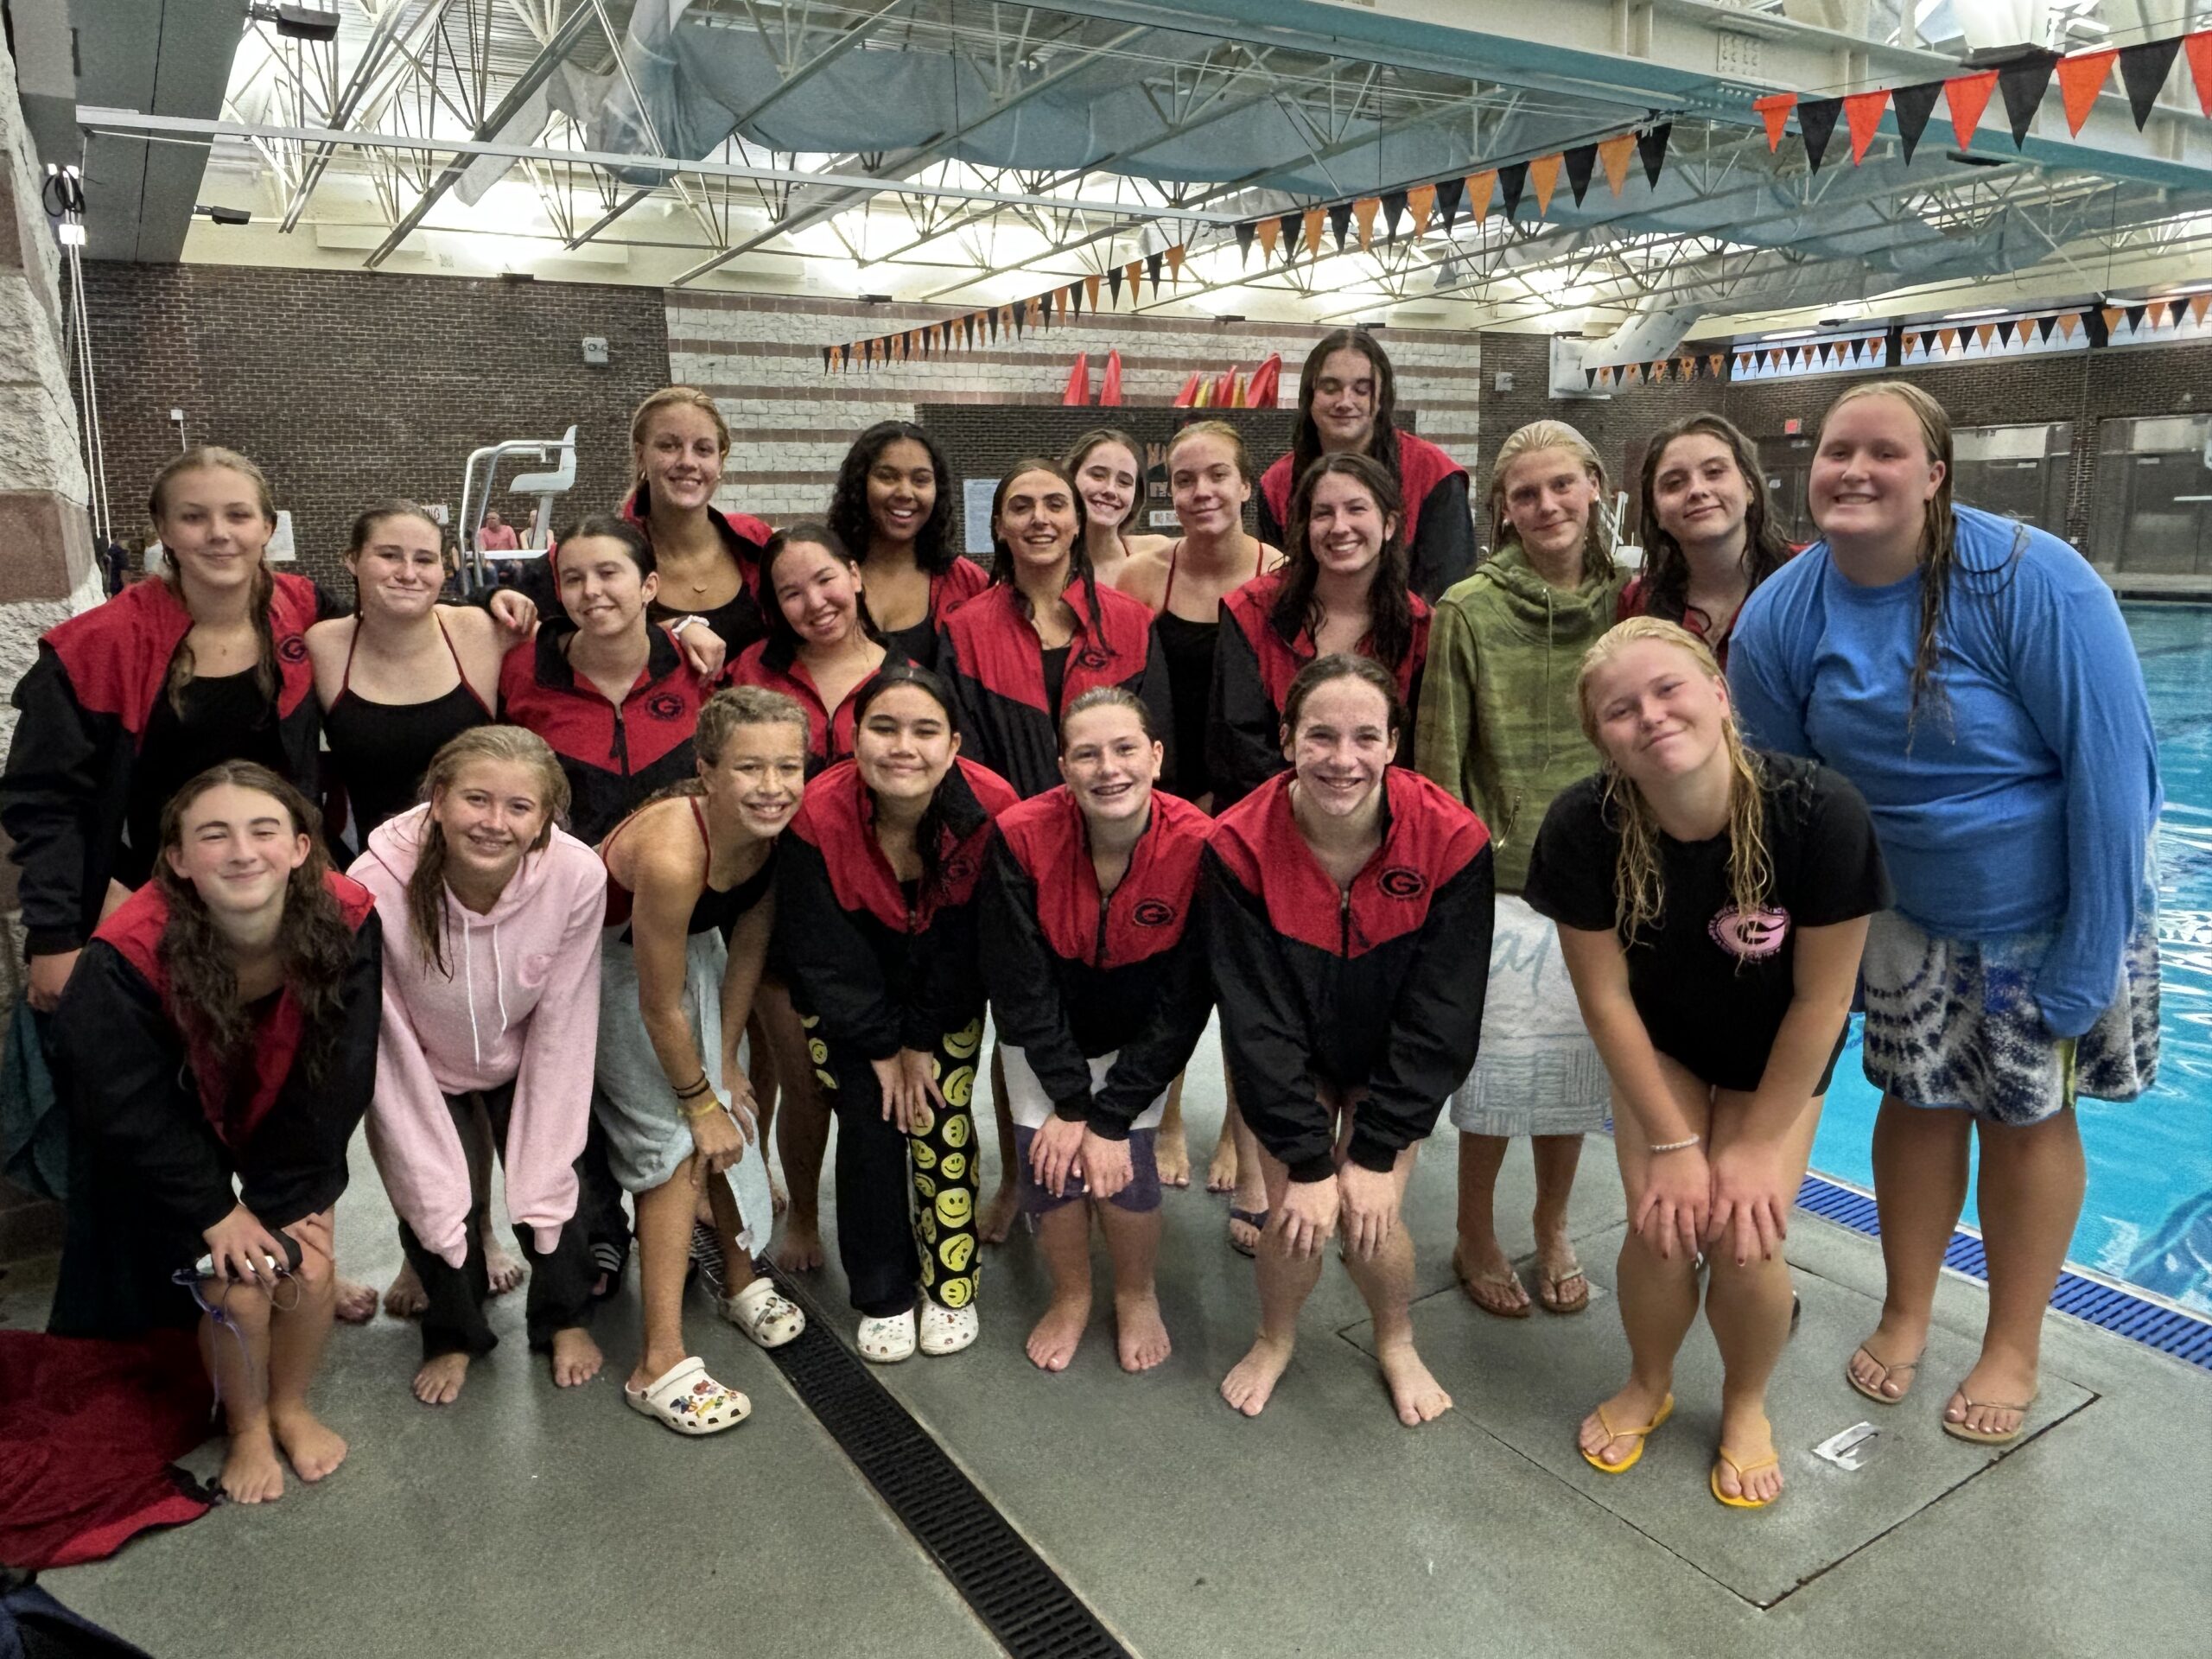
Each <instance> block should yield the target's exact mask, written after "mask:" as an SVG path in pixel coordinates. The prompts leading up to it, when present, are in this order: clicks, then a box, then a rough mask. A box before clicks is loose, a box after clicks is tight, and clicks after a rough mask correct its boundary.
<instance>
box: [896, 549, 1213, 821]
mask: <svg viewBox="0 0 2212 1659" xmlns="http://www.w3.org/2000/svg"><path fill="white" fill-rule="evenodd" d="M1096 593H1097V595H1098V620H1099V625H1100V626H1099V631H1098V632H1096V634H1094V633H1093V632H1091V628H1090V611H1089V608H1088V607H1086V605H1085V604H1084V594H1083V592H1082V589H1081V588H1080V587H1079V586H1078V587H1074V588H1070V589H1069V590H1068V593H1067V603H1068V608H1069V609H1070V610H1071V611H1073V612H1074V613H1075V632H1074V634H1073V636H1072V637H1071V639H1069V641H1068V665H1067V676H1066V678H1065V681H1064V682H1063V683H1062V685H1061V689H1060V707H1061V708H1063V709H1065V708H1066V707H1067V706H1068V704H1070V703H1071V702H1074V701H1075V700H1076V699H1077V697H1079V696H1082V695H1083V694H1084V692H1086V691H1088V690H1091V689H1092V688H1093V687H1094V686H1101V685H1118V686H1122V687H1125V688H1126V689H1128V690H1130V691H1132V692H1134V693H1135V695H1136V696H1138V697H1139V698H1140V699H1141V700H1142V701H1143V702H1144V705H1145V707H1146V709H1147V711H1148V712H1149V713H1150V715H1151V716H1152V729H1153V731H1154V733H1156V734H1158V735H1159V737H1160V741H1161V742H1163V743H1166V744H1168V745H1169V747H1170V748H1171V749H1172V748H1173V736H1172V734H1173V732H1174V729H1175V721H1174V711H1173V708H1172V706H1171V704H1170V702H1169V695H1168V690H1167V664H1166V660H1165V659H1164V658H1161V657H1160V655H1159V653H1158V652H1157V651H1156V650H1155V649H1154V643H1153V632H1152V612H1151V611H1150V610H1148V609H1147V607H1145V606H1144V605H1143V604H1142V603H1141V602H1140V601H1136V600H1134V599H1131V598H1130V597H1129V596H1128V594H1124V593H1121V592H1118V591H1117V590H1116V589H1114V588H1097V589H1096ZM1019 599H1020V595H1019V594H1017V593H1016V592H1015V591H1014V585H1013V584H1012V583H1011V582H1000V583H997V584H995V586H993V587H990V588H986V589H985V590H984V591H983V592H982V593H981V594H977V595H976V597H975V598H973V599H971V600H969V601H968V602H967V603H966V604H964V605H963V606H961V607H960V608H959V609H958V610H957V611H955V612H954V613H952V614H951V615H950V617H948V618H946V619H945V623H944V630H943V632H942V633H941V635H940V636H939V638H940V641H941V643H940V644H939V645H938V653H937V671H938V673H940V674H942V675H944V677H945V678H946V680H947V681H949V682H950V684H951V686H952V698H953V701H954V702H956V703H957V704H958V705H959V715H960V744H961V748H962V751H963V753H967V754H969V755H972V756H973V757H974V758H975V759H976V760H980V761H982V763H983V764H984V765H985V766H988V767H990V768H991V770H992V771H994V772H998V773H999V774H1000V775H1001V776H1002V777H1004V778H1005V779H1006V780H1007V782H1008V783H1009V784H1012V785H1014V791H1015V792H1016V793H1017V794H1018V795H1020V797H1021V798H1022V799H1024V800H1027V799H1028V798H1030V797H1031V796H1032V795H1041V794H1043V793H1044V792H1045V791H1046V790H1048V789H1051V788H1053V787H1054V786H1055V785H1058V783H1059V781H1060V730H1059V721H1058V716H1057V715H1054V713H1053V711H1052V706H1051V705H1050V704H1049V703H1048V702H1046V696H1045V659H1044V652H1043V650H1042V648H1041V647H1039V645H1038V643H1037V630H1036V629H1035V628H1034V627H1033V626H1031V624H1030V622H1029V620H1028V619H1027V617H1025V616H1023V615H1022V613H1021V612H1020V608H1019V606H1018V602H1017V601H1019ZM1174 760H1175V757H1174V755H1173V753H1170V754H1169V755H1168V757H1167V763H1168V766H1170V767H1171V768H1172V767H1173V765H1174Z"/></svg>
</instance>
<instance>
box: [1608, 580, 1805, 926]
mask: <svg viewBox="0 0 2212 1659" xmlns="http://www.w3.org/2000/svg"><path fill="white" fill-rule="evenodd" d="M1647 641H1648V642H1650V643H1652V644H1655V645H1671V646H1673V647H1674V648H1675V650H1677V651H1679V652H1682V653H1684V654H1685V655H1686V656H1688V658H1689V659H1690V661H1691V663H1692V664H1694V666H1695V667H1696V669H1697V671H1698V672H1699V673H1700V674H1702V675H1704V676H1705V677H1707V679H1709V680H1719V679H1720V678H1721V673H1720V664H1719V663H1718V662H1716V661H1714V660H1713V653H1712V652H1710V651H1708V650H1707V649H1706V645H1705V642H1704V641H1703V640H1702V639H1699V638H1698V637H1697V636H1696V635H1695V634H1694V633H1692V632H1689V631H1688V629H1687V628H1684V627H1681V626H1678V625H1677V624H1675V623H1673V622H1668V621H1664V620H1662V619H1660V618H1658V617H1656V616H1635V617H1630V619H1629V620H1627V621H1625V622H1622V623H1619V624H1618V625H1616V626H1613V627H1611V628H1609V629H1608V630H1606V632H1605V634H1604V635H1603V636H1602V637H1601V638H1600V639H1599V640H1598V643H1597V644H1595V645H1592V646H1591V647H1590V649H1589V650H1588V651H1587V652H1585V653H1584V655H1583V658H1582V666H1581V668H1580V670H1579V671H1577V673H1576V675H1575V679H1574V700H1575V705H1576V707H1577V709H1579V710H1580V714H1581V716H1582V734H1583V735H1584V736H1585V737H1586V738H1588V739H1589V740H1590V743H1591V746H1592V747H1593V748H1595V749H1596V750H1597V751H1598V753H1600V754H1602V755H1605V767H1604V770H1603V772H1601V774H1600V775H1601V776H1602V777H1603V779H1605V784H1604V789H1603V791H1602V799H1601V803H1600V804H1601V809H1602V810H1604V811H1605V814H1606V816H1607V817H1609V818H1611V820H1612V821H1613V823H1615V824H1616V825H1617V826H1618V829H1619V830H1620V837H1621V850H1620V856H1619V858H1618V859H1617V860H1616V861H1614V864H1613V926H1614V929H1615V931H1617V932H1618V935H1619V938H1620V942H1621V944H1622V946H1623V947H1624V948H1626V947H1627V946H1629V945H1631V944H1635V943H1636V936H1637V933H1638V932H1640V931H1642V930H1643V928H1645V927H1646V926H1648V925H1650V924H1652V923H1655V922H1656V921H1658V920H1659V918H1660V915H1661V912H1662V911H1663V910H1664V909H1665V908H1666V903H1667V892H1666V880H1665V878H1664V876H1663V875H1662V874H1661V870H1660V863H1659V823H1658V820H1657V818H1656V817H1655V816H1654V815H1653V813H1652V810H1651V804H1650V803H1649V801H1647V800H1645V799H1644V798H1643V791H1642V790H1640V789H1638V788H1637V786H1636V785H1635V783H1634V782H1633V781H1632V780H1631V779H1629V778H1628V777H1627V776H1626V775H1625V774H1624V773H1623V772H1622V771H1621V770H1620V768H1619V767H1618V766H1615V765H1614V764H1613V760H1612V757H1611V754H1610V753H1607V751H1606V748H1605V743H1604V741H1603V740H1602V739H1601V738H1600V737H1599V721H1598V710H1597V707H1596V703H1595V693H1594V690H1593V687H1592V682H1594V681H1595V680H1596V679H1597V677H1598V675H1599V673H1600V672H1601V671H1603V670H1605V668H1606V667H1608V666H1610V665H1611V663H1612V662H1613V660H1614V658H1617V657H1618V656H1619V655H1620V654H1621V652H1624V651H1625V650H1626V649H1627V648H1628V647H1629V646H1630V645H1641V644H1643V643H1645V642H1647ZM1720 734H1721V741H1723V742H1724V743H1726V745H1727V747H1728V767H1729V772H1730V774H1731V776H1730V778H1729V781H1728V897H1729V901H1730V902H1731V903H1732V904H1733V905H1734V906H1735V907H1736V913H1737V914H1738V915H1739V916H1745V917H1748V916H1752V915H1756V914H1757V913H1758V912H1759V911H1760V910H1762V909H1763V908H1764V906H1765V904H1766V899H1767V894H1768V893H1769V891H1770V889H1771V888H1772V887H1773V886H1774V859H1773V856H1772V855H1770V853H1769V852H1768V850H1767V844H1766V809H1765V805H1764V799H1763V798H1762V796H1761V794H1760V791H1759V766H1758V759H1757V757H1755V756H1754V755H1753V754H1752V753H1751V751H1750V750H1749V749H1747V748H1745V747H1744V738H1743V734H1742V733H1740V732H1739V731H1738V730H1737V729H1736V716H1735V713H1734V711H1733V710H1724V711H1723V713H1722V715H1721V718H1720ZM1741 965H1742V964H1741V963H1738V966H1739V967H1740V966H1741Z"/></svg>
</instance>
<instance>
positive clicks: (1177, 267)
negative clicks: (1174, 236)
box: [1167, 242, 1186, 288]
mask: <svg viewBox="0 0 2212 1659" xmlns="http://www.w3.org/2000/svg"><path fill="white" fill-rule="evenodd" d="M1185 251H1186V250H1185V248H1184V246H1183V245H1182V244H1181V243H1180V242H1178V243H1177V244H1176V245H1174V246H1173V247H1172V248H1170V249H1168V250H1167V279H1168V281H1170V282H1172V283H1174V284H1175V286H1176V287H1178V288H1180V287H1182V285H1183V257H1184V254H1185Z"/></svg>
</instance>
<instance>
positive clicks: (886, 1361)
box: [859, 1307, 914, 1365]
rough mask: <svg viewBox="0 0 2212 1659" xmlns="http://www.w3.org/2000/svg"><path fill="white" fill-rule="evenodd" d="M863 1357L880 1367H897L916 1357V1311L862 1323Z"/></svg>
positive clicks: (908, 1310)
mask: <svg viewBox="0 0 2212 1659" xmlns="http://www.w3.org/2000/svg"><path fill="white" fill-rule="evenodd" d="M859 1345H860V1351H861V1358H862V1359H865V1360H871V1361H873V1362H874V1363H876V1364H878V1365H896V1364H897V1363H899V1361H900V1360H902V1359H912V1357H914V1310H913V1309H912V1308H911V1307H910V1308H908V1309H907V1310H906V1312H905V1313H894V1314H893V1315H892V1316H891V1317H890V1318H889V1319H862V1320H861V1334H860V1344H859Z"/></svg>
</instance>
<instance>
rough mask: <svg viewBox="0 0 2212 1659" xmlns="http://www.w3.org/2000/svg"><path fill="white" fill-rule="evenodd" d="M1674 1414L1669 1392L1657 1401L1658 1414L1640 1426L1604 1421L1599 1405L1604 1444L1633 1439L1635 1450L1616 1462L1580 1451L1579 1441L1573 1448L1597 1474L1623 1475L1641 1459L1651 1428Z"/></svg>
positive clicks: (1654, 1427)
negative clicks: (1631, 1426) (1622, 1426)
mask: <svg viewBox="0 0 2212 1659" xmlns="http://www.w3.org/2000/svg"><path fill="white" fill-rule="evenodd" d="M1674 1414H1675V1396H1674V1395H1671V1394H1670V1395H1668V1396H1667V1397H1666V1398H1665V1399H1664V1400H1662V1401H1661V1402H1659V1414H1658V1415H1657V1416H1656V1417H1654V1418H1653V1419H1652V1420H1651V1421H1649V1422H1648V1423H1646V1424H1645V1425H1644V1426H1643V1427H1642V1428H1615V1427H1613V1426H1612V1424H1611V1423H1610V1422H1608V1421H1605V1408H1604V1407H1603V1406H1600V1407H1599V1408H1598V1427H1600V1428H1602V1429H1604V1430H1605V1441H1606V1444H1607V1445H1611V1443H1612V1442H1613V1441H1615V1440H1635V1442H1636V1450H1635V1451H1633V1452H1630V1453H1629V1454H1628V1456H1627V1457H1625V1458H1624V1459H1621V1460H1620V1461H1619V1462H1618V1463H1607V1462H1606V1461H1605V1459H1603V1458H1601V1457H1599V1456H1598V1455H1597V1454H1596V1453H1594V1452H1582V1446H1581V1444H1580V1442H1579V1441H1578V1442H1577V1443H1576V1445H1575V1448H1574V1449H1575V1450H1576V1451H1578V1452H1582V1461H1583V1462H1585V1463H1586V1464H1588V1465H1590V1466H1591V1467H1592V1469H1595V1470H1596V1471H1598V1472H1599V1474H1601V1475H1624V1474H1626V1473H1627V1472H1628V1471H1630V1470H1631V1469H1633V1468H1635V1467H1636V1465H1637V1464H1638V1463H1639V1462H1640V1461H1642V1459H1643V1443H1644V1441H1646V1440H1649V1439H1650V1438H1651V1432H1652V1430H1654V1429H1656V1428H1657V1427H1659V1426H1660V1424H1662V1423H1663V1422H1665V1421H1667V1420H1668V1419H1669V1417H1671V1416H1673V1415H1674ZM1600 1449H1602V1448H1600Z"/></svg>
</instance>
